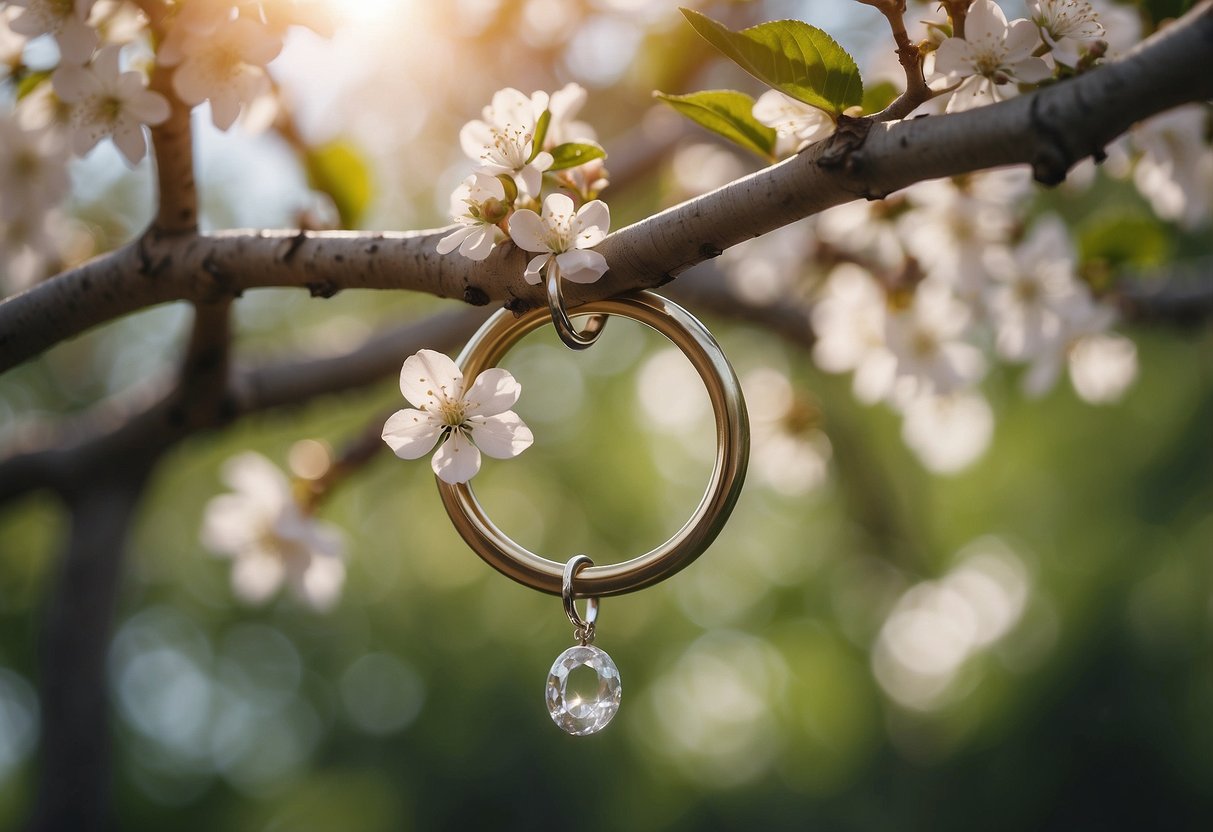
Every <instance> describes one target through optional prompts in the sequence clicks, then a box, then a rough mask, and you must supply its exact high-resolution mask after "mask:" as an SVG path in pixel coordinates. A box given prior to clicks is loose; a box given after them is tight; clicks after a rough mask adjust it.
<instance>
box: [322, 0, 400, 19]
mask: <svg viewBox="0 0 1213 832" xmlns="http://www.w3.org/2000/svg"><path fill="white" fill-rule="evenodd" d="M324 2H325V3H326V4H327V5H328V6H329V7H330V8H331V9H332V10H333V16H334V17H335V18H336V22H337V23H338V24H341V23H347V22H348V23H370V22H382V21H384V20H386V19H389V18H392V17H398V16H400V15H401V14H402V13H404V12H406V11H408V7H409V6H411V5H412V3H411V2H410V1H409V0H324Z"/></svg>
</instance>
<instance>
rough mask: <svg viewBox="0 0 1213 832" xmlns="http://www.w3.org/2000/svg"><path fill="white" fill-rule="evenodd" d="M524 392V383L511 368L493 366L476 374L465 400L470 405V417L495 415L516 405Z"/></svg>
mask: <svg viewBox="0 0 1213 832" xmlns="http://www.w3.org/2000/svg"><path fill="white" fill-rule="evenodd" d="M520 393H522V385H521V384H519V383H518V381H517V380H516V379H515V378H514V376H513V375H511V374H510V371H509V370H503V369H501V368H500V367H492V368H490V369H488V370H485V371H484V372H482V373H481V374H480V375H478V376H476V380H475V381H473V382H472V386H471V387H469V388H468V392H467V395H466V396H464V400H465V401H466V402H467V406H468V417H469V418H472V417H476V416H493V415H496V414H498V413H503V412H505V411H507V410H509V409H510V408H511V407H513V406H514V403H515V402H517V401H518V396H519V394H520Z"/></svg>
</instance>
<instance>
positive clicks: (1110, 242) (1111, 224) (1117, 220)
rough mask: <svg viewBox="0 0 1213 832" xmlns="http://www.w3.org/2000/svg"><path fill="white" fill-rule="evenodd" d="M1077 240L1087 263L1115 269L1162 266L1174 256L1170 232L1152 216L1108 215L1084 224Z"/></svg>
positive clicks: (1099, 215)
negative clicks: (1099, 262)
mask: <svg viewBox="0 0 1213 832" xmlns="http://www.w3.org/2000/svg"><path fill="white" fill-rule="evenodd" d="M1077 237H1078V250H1079V252H1080V256H1081V259H1082V260H1083V261H1084V262H1085V261H1092V260H1095V261H1102V262H1103V263H1105V264H1107V265H1108V266H1109V267H1111V268H1113V269H1115V268H1123V267H1125V266H1131V267H1134V268H1148V267H1151V266H1158V265H1160V264H1162V263H1165V262H1166V261H1167V260H1168V259H1169V258H1170V257H1171V255H1172V253H1173V252H1172V245H1171V238H1170V237H1169V236H1168V234H1167V231H1166V229H1165V228H1164V227H1163V226H1162V224H1161V223H1159V222H1158V220H1156V219H1154V218H1153V217H1151V216H1135V215H1132V214H1128V213H1123V212H1119V211H1117V212H1104V213H1101V214H1097V215H1095V216H1093V217H1090V218H1088V219H1087V220H1086V221H1085V222H1083V223H1082V224H1081V226H1080V227H1079V229H1078V234H1077Z"/></svg>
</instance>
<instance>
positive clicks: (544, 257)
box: [522, 253, 552, 286]
mask: <svg viewBox="0 0 1213 832" xmlns="http://www.w3.org/2000/svg"><path fill="white" fill-rule="evenodd" d="M551 259H552V255H551V254H550V253H549V254H541V255H539V256H538V257H532V258H531V262H529V263H527V265H526V271H524V272H523V273H522V277H523V279H524V280H525V281H526V282H527V283H529V284H531V285H532V286H534V285H535V284H537V283H538V282H539V281H540V279H541V278H540V274H541V272H542V271H543V267H544V266H546V265H547V264H548V261H549V260H551Z"/></svg>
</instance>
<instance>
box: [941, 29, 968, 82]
mask: <svg viewBox="0 0 1213 832" xmlns="http://www.w3.org/2000/svg"><path fill="white" fill-rule="evenodd" d="M935 71H936V72H938V73H940V74H941V75H946V76H948V77H949V78H951V79H953V80H956V79H959V78H961V77H963V76H966V75H972V74H973V72H974V71H975V66H974V60H973V47H972V46H970V45H969V43H968V41H965V40H963V39H962V38H948V39H947V40H945V41H944V42H943V43H941V44H940V45H939V48H938V49H936V50H935Z"/></svg>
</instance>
